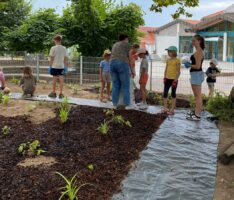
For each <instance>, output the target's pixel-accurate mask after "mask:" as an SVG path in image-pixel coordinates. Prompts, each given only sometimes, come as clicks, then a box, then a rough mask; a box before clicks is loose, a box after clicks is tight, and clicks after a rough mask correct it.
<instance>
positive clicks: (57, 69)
mask: <svg viewBox="0 0 234 200" xmlns="http://www.w3.org/2000/svg"><path fill="white" fill-rule="evenodd" d="M54 43H55V46H53V47H52V48H51V50H50V74H51V75H52V76H53V91H52V92H51V93H50V94H49V97H51V98H56V97H57V94H56V83H57V81H58V80H59V83H60V93H59V98H60V99H62V98H64V95H63V85H64V74H65V69H66V67H65V66H68V52H67V49H66V48H65V47H64V46H62V45H61V43H62V36H60V35H57V36H55V37H54Z"/></svg>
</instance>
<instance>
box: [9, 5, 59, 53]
mask: <svg viewBox="0 0 234 200" xmlns="http://www.w3.org/2000/svg"><path fill="white" fill-rule="evenodd" d="M59 27H60V17H59V15H57V14H55V10H54V9H41V10H39V11H38V12H36V13H35V14H33V15H32V16H31V17H30V18H29V19H28V20H26V21H24V22H23V24H22V25H20V26H19V27H17V28H16V29H15V30H14V31H9V32H8V33H6V34H5V36H6V38H7V39H8V41H9V44H8V46H9V48H10V50H14V51H29V52H43V51H44V50H46V49H48V48H49V47H50V46H51V45H52V37H53V35H54V34H55V33H56V32H57V30H58V29H59Z"/></svg>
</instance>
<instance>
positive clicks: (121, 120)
mask: <svg viewBox="0 0 234 200" xmlns="http://www.w3.org/2000/svg"><path fill="white" fill-rule="evenodd" d="M114 122H115V123H118V124H125V120H124V118H123V116H121V115H117V116H115V117H114Z"/></svg>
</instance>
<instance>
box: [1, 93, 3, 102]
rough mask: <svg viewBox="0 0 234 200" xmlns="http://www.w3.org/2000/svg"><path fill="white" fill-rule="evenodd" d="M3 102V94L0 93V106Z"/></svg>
mask: <svg viewBox="0 0 234 200" xmlns="http://www.w3.org/2000/svg"><path fill="white" fill-rule="evenodd" d="M2 102H3V93H2V92H0V104H1V103H2Z"/></svg>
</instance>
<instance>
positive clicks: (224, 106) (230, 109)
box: [206, 93, 234, 122]
mask: <svg viewBox="0 0 234 200" xmlns="http://www.w3.org/2000/svg"><path fill="white" fill-rule="evenodd" d="M206 109H207V110H208V111H209V112H211V113H212V114H213V115H214V116H216V117H218V118H219V119H220V120H223V121H228V122H234V103H233V102H232V101H231V99H230V98H228V97H227V96H224V95H221V94H220V93H217V94H216V96H215V97H213V98H211V99H209V101H208V104H207V106H206Z"/></svg>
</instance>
